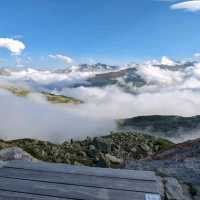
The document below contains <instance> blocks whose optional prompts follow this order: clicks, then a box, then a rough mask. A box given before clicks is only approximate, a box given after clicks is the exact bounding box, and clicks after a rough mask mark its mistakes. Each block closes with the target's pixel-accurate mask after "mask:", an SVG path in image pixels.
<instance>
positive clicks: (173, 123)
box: [117, 115, 200, 137]
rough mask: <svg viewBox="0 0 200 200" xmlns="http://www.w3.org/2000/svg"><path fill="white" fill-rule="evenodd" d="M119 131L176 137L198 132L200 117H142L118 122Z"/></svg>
mask: <svg viewBox="0 0 200 200" xmlns="http://www.w3.org/2000/svg"><path fill="white" fill-rule="evenodd" d="M117 124H118V128H119V130H123V129H126V130H132V131H133V130H137V131H143V132H146V133H152V134H157V135H160V136H162V137H163V136H164V137H175V136H179V134H183V133H188V132H191V131H195V130H198V128H199V127H200V116H194V117H181V116H161V115H152V116H140V117H133V118H129V119H122V120H118V121H117Z"/></svg>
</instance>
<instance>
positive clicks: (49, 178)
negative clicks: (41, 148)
mask: <svg viewBox="0 0 200 200" xmlns="http://www.w3.org/2000/svg"><path fill="white" fill-rule="evenodd" d="M0 177H5V178H6V177H8V178H18V179H23V180H35V181H43V182H51V183H62V184H68V185H79V186H87V187H98V188H107V189H117V190H127V191H128V190H129V191H139V192H146V193H158V190H157V183H156V182H155V181H142V180H133V179H132V180H129V179H118V178H110V177H100V176H99V177H96V176H87V175H77V174H64V173H55V172H44V171H43V172H41V171H40V172H39V171H33V170H24V169H14V168H2V169H0Z"/></svg>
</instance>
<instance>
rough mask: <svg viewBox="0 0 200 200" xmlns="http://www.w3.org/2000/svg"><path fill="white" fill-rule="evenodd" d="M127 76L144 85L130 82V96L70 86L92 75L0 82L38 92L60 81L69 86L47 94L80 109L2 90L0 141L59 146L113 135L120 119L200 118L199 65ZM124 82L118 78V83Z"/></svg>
mask: <svg viewBox="0 0 200 200" xmlns="http://www.w3.org/2000/svg"><path fill="white" fill-rule="evenodd" d="M32 70H33V69H32ZM71 73H72V74H73V75H72V74H71ZM84 73H87V75H86V74H84ZM130 73H136V74H137V75H139V76H140V77H141V78H142V79H143V80H144V82H145V84H144V85H139V86H136V85H134V81H133V82H126V81H125V80H124V84H125V86H126V84H127V86H128V87H129V90H128V91H127V89H126V88H125V89H124V88H123V87H121V86H119V85H118V84H115V85H107V86H105V87H94V86H90V87H86V86H84V85H82V86H79V87H73V84H72V83H75V82H76V81H77V80H78V81H79V82H80V83H81V82H83V81H87V78H88V77H90V75H91V76H94V72H92V73H91V74H90V72H80V71H79V72H78V71H77V72H70V71H69V72H65V73H60V72H59V73H57V72H55V71H38V70H33V71H31V70H30V69H29V70H21V71H17V72H12V73H11V75H10V76H1V82H0V83H2V84H3V83H4V84H8V83H12V84H15V85H16V86H17V85H18V84H20V85H19V86H23V84H24V85H27V87H28V88H30V89H31V87H32V81H33V80H34V85H37V84H38V85H39V86H40V88H41V87H43V86H44V87H45V86H46V85H48V84H51V86H54V85H59V84H61V83H63V81H64V82H66V83H68V84H65V85H62V87H60V88H59V90H58V89H57V87H56V86H55V87H53V88H51V89H49V90H50V91H51V92H53V93H56V94H62V95H66V96H71V97H75V98H77V99H80V100H82V101H84V103H82V104H78V105H70V104H68V105H61V104H60V105H55V104H51V103H49V102H47V100H46V99H45V98H44V97H43V96H41V95H39V94H38V93H32V94H30V95H29V96H28V97H16V96H14V95H12V94H10V93H9V92H7V91H5V90H0V99H1V100H0V110H1V115H0V120H1V124H0V137H1V138H7V139H15V138H24V137H29V138H39V139H48V140H51V141H56V142H61V141H63V140H65V139H69V138H83V137H86V136H96V135H104V134H107V133H109V131H111V130H115V128H116V123H115V120H116V119H121V118H128V117H134V116H139V115H140V116H141V115H180V116H194V115H199V113H200V101H199V99H200V64H198V63H196V64H191V66H190V65H188V66H186V65H184V64H183V65H180V66H177V65H174V66H162V65H151V64H143V65H137V66H136V71H135V72H130ZM77 77H78V78H77ZM124 78H125V77H121V79H122V80H123V79H124ZM27 80H28V81H27ZM30 83H31V84H30ZM70 83H71V84H70ZM33 91H34V90H33ZM195 134H196V133H195ZM197 135H198V133H197ZM199 136H200V135H199Z"/></svg>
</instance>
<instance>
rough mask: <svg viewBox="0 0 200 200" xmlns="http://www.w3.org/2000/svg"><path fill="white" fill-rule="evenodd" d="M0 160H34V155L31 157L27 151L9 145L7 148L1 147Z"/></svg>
mask: <svg viewBox="0 0 200 200" xmlns="http://www.w3.org/2000/svg"><path fill="white" fill-rule="evenodd" d="M0 160H3V161H7V160H26V161H36V160H37V159H35V158H34V157H32V156H31V155H30V154H28V153H27V152H25V151H23V150H22V149H21V148H18V147H10V148H7V149H3V150H1V151H0Z"/></svg>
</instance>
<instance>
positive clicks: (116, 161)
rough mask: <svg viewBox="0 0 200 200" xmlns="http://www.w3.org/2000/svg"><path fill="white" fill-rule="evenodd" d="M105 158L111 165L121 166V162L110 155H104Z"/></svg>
mask: <svg viewBox="0 0 200 200" xmlns="http://www.w3.org/2000/svg"><path fill="white" fill-rule="evenodd" d="M105 157H106V159H108V160H109V161H110V162H111V163H113V164H122V162H123V161H122V160H121V159H119V158H117V157H115V156H112V155H110V154H106V155H105Z"/></svg>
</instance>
